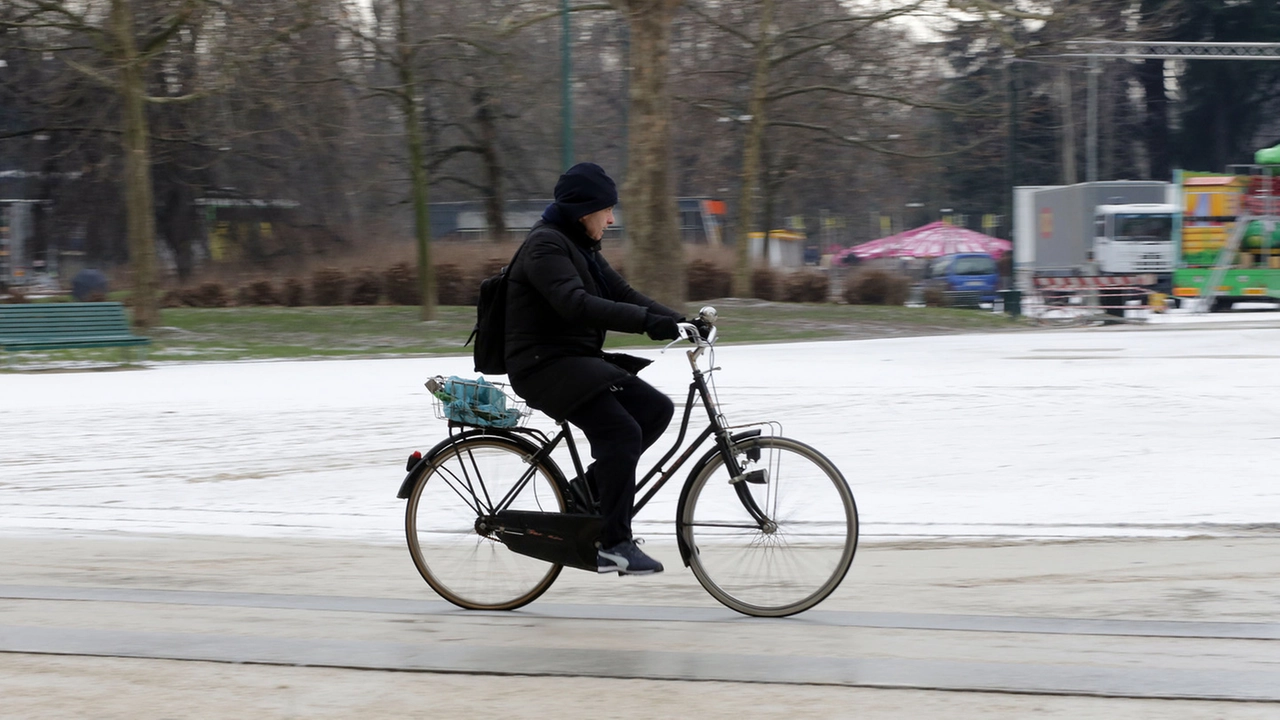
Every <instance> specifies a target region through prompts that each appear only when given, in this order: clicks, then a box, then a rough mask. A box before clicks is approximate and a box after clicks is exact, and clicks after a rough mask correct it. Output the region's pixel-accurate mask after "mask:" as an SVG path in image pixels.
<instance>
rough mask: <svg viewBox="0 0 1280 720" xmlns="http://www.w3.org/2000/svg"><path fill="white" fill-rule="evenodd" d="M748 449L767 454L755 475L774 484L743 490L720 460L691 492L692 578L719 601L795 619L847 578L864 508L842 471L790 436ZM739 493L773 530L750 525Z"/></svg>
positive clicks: (685, 522) (686, 520)
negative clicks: (858, 507) (761, 469)
mask: <svg viewBox="0 0 1280 720" xmlns="http://www.w3.org/2000/svg"><path fill="white" fill-rule="evenodd" d="M749 442H751V443H752V445H751V446H752V447H753V448H757V449H759V451H760V453H761V455H760V459H759V461H758V462H757V463H756V464H755V467H765V468H767V469H768V470H769V474H768V482H767V483H765V484H763V485H760V486H754V487H751V488H747V489H745V490H743V489H740V488H738V487H736V486H734V485H731V484H730V483H728V482H727V476H728V474H729V473H728V472H727V471H726V469H725V468H724V466H723V464H722V463H721V462H719V461H718V460H717V461H716V462H713V463H712V464H711V466H709V467H708V468H706V469H705V470H704V471H703V472H701V473H700V474H699V477H698V478H696V479H695V480H694V481H693V485H692V486H691V487H690V491H689V492H690V494H689V497H688V498H687V500H686V505H685V510H684V513H683V515H682V517H681V532H682V533H683V534H684V537H685V541H686V542H687V543H688V544H689V545H690V546H691V547H693V548H695V550H696V552H695V553H694V554H693V555H692V556H691V563H690V564H691V567H692V569H693V571H694V574H695V575H696V576H697V578H698V580H699V582H701V583H702V584H703V586H704V587H706V588H707V590H708V591H709V592H710V593H711V594H712V595H713V596H715V597H716V598H717V599H718V600H720V601H721V602H723V603H725V604H726V605H728V606H729V607H731V608H733V609H735V610H738V611H740V612H744V613H748V614H753V615H774V616H777V615H789V614H792V613H795V612H800V611H802V610H805V609H808V608H809V607H812V606H813V605H815V604H817V603H818V602H820V601H821V600H822V599H824V598H825V597H826V596H827V595H829V594H830V593H831V592H832V591H834V590H835V588H836V587H837V586H838V585H839V583H840V581H841V580H842V579H843V578H844V575H845V573H846V572H847V571H848V567H849V564H850V563H851V562H852V560H853V552H854V549H855V548H856V542H857V510H856V508H855V507H854V504H853V497H852V495H851V494H850V493H849V491H848V486H847V485H846V484H845V482H844V479H843V478H842V477H841V476H840V474H839V471H837V470H836V469H835V468H834V467H833V466H831V464H830V462H829V461H827V460H826V458H823V457H822V456H821V455H819V454H818V453H817V452H816V451H813V450H812V449H811V448H808V447H807V446H804V445H802V444H800V443H796V442H794V441H790V440H786V439H783V438H761V439H757V440H753V441H749ZM744 460H745V453H744ZM740 464H741V465H742V467H743V469H744V470H746V469H749V468H750V467H751V466H752V463H751V462H750V461H744V462H741V463H740ZM740 492H747V493H749V497H750V498H751V499H752V500H754V501H755V502H756V505H757V507H758V508H759V509H760V511H761V512H762V513H763V514H764V515H765V516H766V517H767V522H764V523H760V522H756V521H754V520H753V519H752V518H751V511H749V510H748V508H747V505H746V503H747V502H748V501H747V499H746V498H744V497H742V496H741V495H740V494H739V493H740Z"/></svg>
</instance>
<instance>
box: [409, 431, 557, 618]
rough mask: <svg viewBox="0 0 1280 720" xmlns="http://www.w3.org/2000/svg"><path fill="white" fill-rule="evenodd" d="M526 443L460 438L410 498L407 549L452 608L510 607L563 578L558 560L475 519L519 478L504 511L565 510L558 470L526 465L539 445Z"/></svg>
mask: <svg viewBox="0 0 1280 720" xmlns="http://www.w3.org/2000/svg"><path fill="white" fill-rule="evenodd" d="M526 445H527V443H521V442H519V441H517V440H515V439H512V438H506V437H502V436H477V437H471V438H466V439H463V440H461V441H459V442H458V443H456V444H454V445H452V446H450V447H446V448H445V449H444V450H442V451H441V452H440V453H439V454H438V455H436V456H435V457H433V458H432V459H431V460H430V462H428V463H427V466H426V468H425V469H424V470H423V474H422V477H421V478H420V479H419V480H418V482H417V483H416V484H415V485H414V488H413V491H412V492H411V493H410V495H409V502H408V505H407V507H406V509H405V535H406V537H407V538H408V541H409V554H410V555H412V556H413V562H414V564H415V565H416V566H417V567H418V572H420V573H422V577H423V579H424V580H426V581H427V584H428V585H430V586H431V588H432V589H433V590H435V591H436V592H437V593H439V594H440V596H441V597H443V598H444V599H445V600H448V601H449V602H451V603H453V604H454V605H458V606H459V607H464V608H467V609H470V610H513V609H515V608H518V607H521V606H523V605H527V604H528V603H530V602H533V600H535V599H537V597H538V596H539V595H541V594H542V593H544V592H546V591H547V588H549V587H551V583H553V582H555V579H556V577H558V576H559V575H560V569H561V566H560V565H555V564H551V563H547V562H544V561H542V560H536V559H534V558H531V557H528V556H525V555H519V554H517V553H514V552H512V551H511V550H509V549H508V548H507V546H506V545H503V544H502V543H501V542H498V541H497V540H496V539H492V538H489V537H486V536H485V535H483V534H481V532H480V530H479V527H478V523H477V519H478V518H479V517H480V516H481V515H487V514H491V513H492V511H493V507H494V506H495V505H496V504H497V503H499V502H501V501H502V500H503V499H504V498H505V497H507V495H508V494H509V493H510V492H511V491H512V489H513V488H515V487H516V486H517V485H519V484H521V483H523V485H522V486H521V487H520V489H519V491H518V493H517V494H516V495H515V497H514V498H513V500H512V502H511V504H510V505H509V506H508V508H507V509H510V510H531V511H541V512H564V509H565V503H564V496H563V495H562V494H561V492H560V486H559V484H558V483H557V482H556V480H555V478H556V476H557V475H556V471H554V470H553V469H552V466H550V465H548V464H545V463H542V464H538V465H530V464H528V463H527V462H526V458H528V457H529V456H530V455H532V454H533V452H534V451H535V450H534V448H533V447H532V446H527V447H526Z"/></svg>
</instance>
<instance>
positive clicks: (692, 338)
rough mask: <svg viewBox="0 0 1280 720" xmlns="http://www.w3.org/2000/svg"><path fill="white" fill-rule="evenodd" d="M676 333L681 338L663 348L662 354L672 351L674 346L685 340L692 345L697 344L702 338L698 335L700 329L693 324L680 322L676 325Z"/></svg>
mask: <svg viewBox="0 0 1280 720" xmlns="http://www.w3.org/2000/svg"><path fill="white" fill-rule="evenodd" d="M676 331H677V332H679V333H680V337H678V338H676V339H675V340H672V341H671V342H669V343H667V344H666V345H664V346H662V352H666V351H667V350H670V349H671V346H672V345H675V344H676V343H679V342H681V341H683V340H688V341H689V342H691V343H694V344H697V342H698V340H700V339H701V336H700V335H699V334H698V328H697V326H696V325H694V324H693V323H683V322H678V323H676Z"/></svg>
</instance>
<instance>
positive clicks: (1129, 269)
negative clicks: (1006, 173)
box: [1013, 180, 1182, 292]
mask: <svg viewBox="0 0 1280 720" xmlns="http://www.w3.org/2000/svg"><path fill="white" fill-rule="evenodd" d="M1177 197H1178V186H1177V185H1175V184H1174V183H1167V182H1156V181H1140V180H1110V181H1101V182H1089V183H1078V184H1076V185H1047V186H1046V185H1037V186H1023V187H1017V188H1014V196H1013V242H1014V262H1015V266H1014V274H1015V277H1016V279H1017V283H1018V287H1020V288H1022V289H1024V290H1028V289H1031V288H1032V287H1033V286H1035V285H1036V282H1037V279H1038V278H1109V279H1114V278H1118V277H1125V278H1129V279H1130V282H1131V283H1132V284H1139V285H1142V286H1144V287H1149V288H1150V289H1152V290H1161V291H1164V292H1167V291H1168V288H1169V287H1170V286H1171V279H1172V273H1173V268H1174V264H1175V262H1176V258H1177V247H1178V239H1177V236H1178V229H1179V225H1180V224H1179V220H1180V216H1181V212H1182V210H1181V205H1179V204H1178V203H1177Z"/></svg>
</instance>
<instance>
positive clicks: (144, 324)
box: [110, 0, 160, 330]
mask: <svg viewBox="0 0 1280 720" xmlns="http://www.w3.org/2000/svg"><path fill="white" fill-rule="evenodd" d="M110 27H111V36H112V41H113V43H114V45H115V52H116V60H117V62H118V63H119V64H120V77H119V86H118V90H119V92H120V100H121V105H122V107H123V114H124V117H123V125H124V132H123V134H122V137H123V145H124V147H123V149H124V195H125V213H126V227H127V234H128V237H129V260H130V266H131V268H132V270H133V294H132V297H131V300H132V303H133V326H134V327H136V328H138V329H140V330H145V329H146V328H150V327H154V326H155V325H156V323H157V322H158V321H159V319H160V312H159V303H158V298H157V295H158V292H157V291H158V284H157V278H156V220H155V207H154V202H153V199H152V188H151V156H150V152H149V148H148V144H147V143H148V131H147V112H146V86H145V84H144V83H143V80H142V59H141V58H140V57H138V47H137V44H136V43H135V41H134V38H133V13H132V11H131V8H130V7H129V2H128V0H111V20H110Z"/></svg>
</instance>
